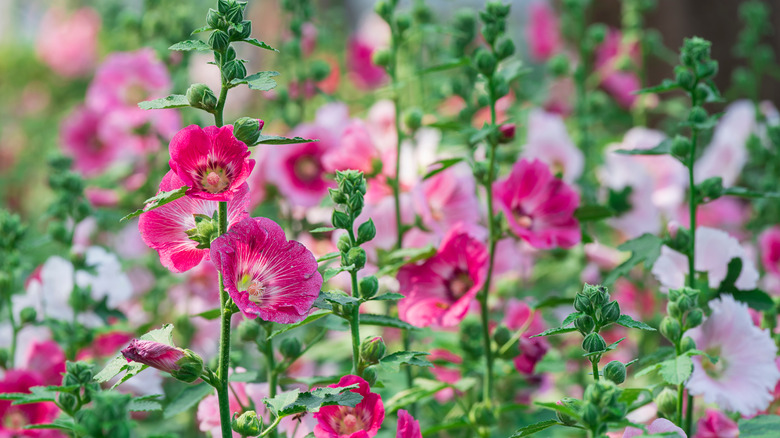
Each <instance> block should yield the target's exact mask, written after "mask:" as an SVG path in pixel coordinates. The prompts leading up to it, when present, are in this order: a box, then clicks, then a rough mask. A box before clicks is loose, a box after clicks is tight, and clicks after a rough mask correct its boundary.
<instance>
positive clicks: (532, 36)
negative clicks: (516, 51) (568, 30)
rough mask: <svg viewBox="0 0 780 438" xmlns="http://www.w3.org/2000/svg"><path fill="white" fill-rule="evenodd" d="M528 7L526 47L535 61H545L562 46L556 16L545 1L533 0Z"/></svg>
mask: <svg viewBox="0 0 780 438" xmlns="http://www.w3.org/2000/svg"><path fill="white" fill-rule="evenodd" d="M528 9H529V10H530V11H529V20H528V28H527V30H526V38H527V39H528V49H529V50H530V52H531V57H532V58H533V59H534V60H535V61H537V62H542V61H546V60H547V59H549V58H550V57H551V56H553V55H555V54H556V53H557V52H559V51H560V50H561V48H562V46H563V39H562V38H561V31H560V29H559V27H558V17H557V16H556V14H555V10H554V9H553V8H552V7H551V6H550V5H549V4H548V3H547V2H543V1H535V2H533V3H531V4H530V5H529V6H528Z"/></svg>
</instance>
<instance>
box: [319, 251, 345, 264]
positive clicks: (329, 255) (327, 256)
mask: <svg viewBox="0 0 780 438" xmlns="http://www.w3.org/2000/svg"><path fill="white" fill-rule="evenodd" d="M340 255H341V253H340V252H338V251H336V252H329V253H327V254H325V255H324V256H322V257H320V258H318V259H317V263H322V262H327V261H328V260H333V259H335V258H338V257H339V256H340Z"/></svg>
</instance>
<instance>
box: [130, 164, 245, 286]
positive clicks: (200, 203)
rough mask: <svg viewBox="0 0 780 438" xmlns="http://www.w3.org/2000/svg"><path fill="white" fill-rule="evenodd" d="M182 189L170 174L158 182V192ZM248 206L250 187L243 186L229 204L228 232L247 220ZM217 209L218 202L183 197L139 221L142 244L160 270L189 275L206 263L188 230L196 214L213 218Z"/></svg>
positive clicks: (204, 251) (173, 174)
mask: <svg viewBox="0 0 780 438" xmlns="http://www.w3.org/2000/svg"><path fill="white" fill-rule="evenodd" d="M185 185H186V183H185V182H184V181H182V180H181V179H180V178H179V177H178V176H177V175H176V173H174V171H172V170H171V171H169V172H168V173H167V174H165V176H164V177H163V179H162V181H161V182H160V192H167V191H170V190H176V189H178V188H180V187H183V186H185ZM248 202H249V186H248V185H247V184H246V183H244V184H241V185H240V186H239V187H238V190H236V193H235V196H233V198H232V199H231V200H230V201H228V229H230V227H232V226H233V225H234V224H236V223H237V222H239V221H240V220H242V219H244V218H245V217H247V216H249V213H247V212H246V210H245V209H246V206H247V203H248ZM218 207H219V204H218V202H217V201H213V200H204V199H197V198H191V197H189V196H185V197H183V198H179V199H177V200H175V201H173V202H171V203H169V204H166V205H163V206H162V207H158V208H155V209H154V210H150V211H147V212H146V213H143V214H142V215H141V217H140V218H139V220H138V229H139V230H140V232H141V237H142V238H143V240H144V242H145V243H146V244H147V245H149V247H150V248H152V249H154V250H156V251H157V252H158V253H159V255H160V263H162V265H163V266H165V267H166V268H168V269H170V270H171V271H172V272H184V271H188V270H190V269H192V268H194V267H195V266H197V265H198V263H200V262H201V260H203V259H204V258H206V259H208V256H209V251H208V249H200V248H198V242H196V241H194V240H192V239H190V238H189V236H188V235H187V230H191V229H194V228H195V226H196V222H195V215H196V214H202V215H205V216H207V217H213V216H214V213H215V212H216V211H217V208H218Z"/></svg>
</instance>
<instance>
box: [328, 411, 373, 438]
mask: <svg viewBox="0 0 780 438" xmlns="http://www.w3.org/2000/svg"><path fill="white" fill-rule="evenodd" d="M334 426H335V427H334V428H333V429H334V430H335V431H336V433H338V434H339V436H341V435H348V434H353V433H355V432H358V431H361V430H366V419H365V418H363V416H362V415H360V413H359V412H356V411H355V408H349V407H347V408H342V411H341V416H340V418H338V419H337V420H336V424H335V425H334Z"/></svg>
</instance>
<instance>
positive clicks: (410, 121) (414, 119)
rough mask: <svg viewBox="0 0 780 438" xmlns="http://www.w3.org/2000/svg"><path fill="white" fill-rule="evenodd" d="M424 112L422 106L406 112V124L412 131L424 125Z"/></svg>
mask: <svg viewBox="0 0 780 438" xmlns="http://www.w3.org/2000/svg"><path fill="white" fill-rule="evenodd" d="M422 118H423V113H422V111H421V110H420V108H410V109H409V110H407V111H406V112H405V113H404V119H403V120H404V125H406V127H407V128H409V130H410V131H416V130H418V129H420V126H422Z"/></svg>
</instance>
